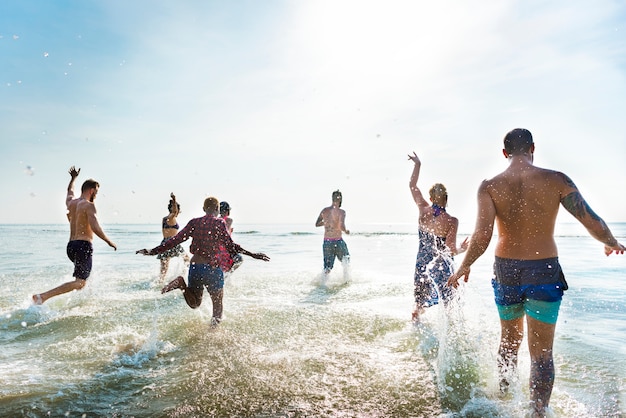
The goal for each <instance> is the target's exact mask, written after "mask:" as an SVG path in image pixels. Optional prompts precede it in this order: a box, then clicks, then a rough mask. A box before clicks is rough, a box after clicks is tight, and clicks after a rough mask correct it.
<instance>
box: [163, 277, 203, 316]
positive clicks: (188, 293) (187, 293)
mask: <svg viewBox="0 0 626 418" xmlns="http://www.w3.org/2000/svg"><path fill="white" fill-rule="evenodd" d="M174 289H180V290H182V291H183V296H184V297H185V302H187V305H189V307H190V308H192V309H195V308H197V307H198V306H200V305H201V304H202V288H200V289H193V288H191V287H187V284H186V283H185V279H183V276H178V277H177V278H175V279H174V280H172V281H171V282H169V283H168V284H167V285H165V286H164V287H163V289H161V293H167V292H171V291H172V290H174Z"/></svg>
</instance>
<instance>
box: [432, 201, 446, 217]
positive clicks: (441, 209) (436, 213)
mask: <svg viewBox="0 0 626 418" xmlns="http://www.w3.org/2000/svg"><path fill="white" fill-rule="evenodd" d="M432 208H433V216H434V217H435V218H436V217H437V216H439V215H441V212H445V211H446V208H445V207H441V206H439V205H438V204H436V203H433V206H432Z"/></svg>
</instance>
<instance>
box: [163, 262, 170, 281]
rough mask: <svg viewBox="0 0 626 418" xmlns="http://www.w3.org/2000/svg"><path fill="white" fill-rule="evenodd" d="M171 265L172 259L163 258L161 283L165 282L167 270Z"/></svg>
mask: <svg viewBox="0 0 626 418" xmlns="http://www.w3.org/2000/svg"><path fill="white" fill-rule="evenodd" d="M169 265H170V259H169V258H165V257H164V258H162V259H161V281H163V280H165V275H166V274H167V269H168V267H169Z"/></svg>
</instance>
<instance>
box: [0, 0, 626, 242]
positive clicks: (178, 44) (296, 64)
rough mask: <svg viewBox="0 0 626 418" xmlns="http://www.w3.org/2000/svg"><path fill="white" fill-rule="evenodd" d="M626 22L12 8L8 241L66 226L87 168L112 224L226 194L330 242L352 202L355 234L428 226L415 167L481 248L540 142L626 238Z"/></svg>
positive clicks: (210, 8) (5, 69)
mask: <svg viewBox="0 0 626 418" xmlns="http://www.w3.org/2000/svg"><path fill="white" fill-rule="evenodd" d="M625 23H626V4H625V3H624V2H622V1H618V0H594V1H593V2H592V1H588V0H585V1H581V0H571V1H567V2H563V1H559V0H542V1H537V0H524V1H522V0H487V1H484V0H480V1H478V0H470V1H463V2H462V1H452V0H442V1H437V2H432V1H430V2H426V1H421V0H408V1H399V0H384V1H382V0H381V1H367V0H354V1H352V0H303V1H293V0H292V1H287V0H267V1H255V0H248V1H246V0H233V1H216V0H197V1H191V0H180V1H152V0H136V1H132V2H129V1H127V0H59V1H54V2H51V1H47V0H3V1H2V2H0V63H1V64H0V146H1V152H0V173H1V176H2V177H1V180H0V196H2V204H1V205H0V223H63V222H65V203H64V202H65V194H66V188H67V184H68V181H69V179H70V176H69V174H68V170H69V168H70V167H71V166H76V167H77V168H80V169H81V172H80V176H79V178H78V179H77V185H76V188H77V190H79V189H80V185H81V184H82V182H83V181H84V180H86V179H88V178H94V179H96V180H97V181H98V182H99V183H100V191H99V194H98V197H97V199H96V206H97V210H98V217H99V220H100V222H101V223H102V224H103V225H106V224H122V223H155V224H157V225H158V224H160V221H161V218H162V217H163V216H165V215H167V204H168V200H169V194H170V193H171V192H174V193H175V194H176V196H177V198H178V201H179V202H180V204H181V208H182V213H181V215H180V216H179V223H183V224H184V223H186V221H187V220H189V219H190V218H192V217H197V216H201V215H203V213H202V202H203V201H204V199H205V198H206V197H208V196H215V197H217V198H218V199H219V200H226V201H228V202H229V203H230V205H231V207H232V212H231V215H232V217H233V218H234V219H235V222H236V223H242V224H272V223H299V224H300V223H302V224H310V225H311V226H313V224H314V222H315V220H316V218H317V215H318V214H319V212H320V210H321V209H322V208H323V207H325V206H328V205H329V204H330V202H331V193H332V192H333V191H334V190H336V189H339V190H341V191H342V193H343V198H344V199H343V208H344V209H345V210H346V212H347V218H346V223H347V226H348V228H350V227H351V225H355V226H356V225H362V224H391V223H415V225H416V228H417V208H416V206H415V203H414V202H413V200H412V198H411V194H410V192H409V188H408V181H409V177H410V175H411V171H412V168H413V164H412V162H411V161H409V160H408V158H407V155H408V154H409V153H412V152H413V151H415V152H416V153H417V154H418V155H419V156H420V159H421V160H422V172H421V176H420V179H419V183H418V185H420V186H421V187H422V189H423V190H424V191H427V190H428V188H429V187H430V186H431V185H432V184H433V183H435V182H441V183H444V184H445V185H446V187H447V188H448V193H449V196H450V197H449V206H448V211H449V213H451V214H452V215H454V216H456V217H458V218H459V222H460V226H459V229H460V231H471V229H472V228H473V225H474V222H475V216H476V191H477V188H478V185H479V184H480V182H481V181H482V180H483V179H485V178H490V177H492V176H494V175H495V174H497V173H498V172H500V171H502V170H504V169H505V168H506V167H507V161H506V159H505V158H504V157H503V156H502V152H501V149H502V139H503V138H504V135H505V134H506V133H507V132H508V131H509V130H511V129H513V128H520V127H522V128H527V129H529V130H530V131H531V132H532V133H533V136H534V139H535V143H536V152H535V164H536V165H538V166H541V167H546V168H551V169H555V170H558V171H562V172H564V173H566V174H567V175H568V176H569V177H570V178H571V179H572V180H573V181H574V182H575V183H576V185H577V186H578V187H579V189H580V191H581V192H582V194H583V196H584V197H585V198H586V199H587V202H588V203H589V204H590V205H591V207H592V208H593V209H594V210H595V211H596V212H597V213H598V214H599V215H600V216H602V217H603V218H604V219H605V220H606V221H608V222H617V221H626V194H625V193H624V184H623V173H624V168H625V167H626V166H625V163H626V159H625V157H626V129H625V128H626V118H625V117H624V109H626V24H625ZM620 190H621V192H620ZM561 212H562V213H561V214H560V215H559V219H562V220H563V221H573V220H574V218H572V217H571V216H570V215H569V214H567V213H566V212H565V211H564V210H562V211H561Z"/></svg>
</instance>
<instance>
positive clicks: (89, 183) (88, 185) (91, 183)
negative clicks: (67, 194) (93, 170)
mask: <svg viewBox="0 0 626 418" xmlns="http://www.w3.org/2000/svg"><path fill="white" fill-rule="evenodd" d="M98 187H100V183H98V182H97V181H95V180H94V179H87V180H85V182H84V183H83V185H82V187H81V188H80V191H81V192H84V191H85V190H89V189H97V188H98Z"/></svg>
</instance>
